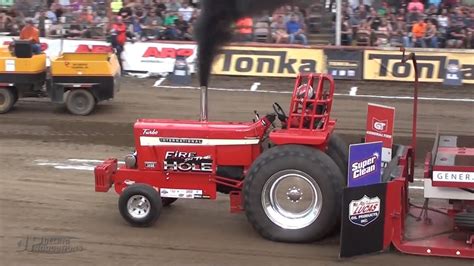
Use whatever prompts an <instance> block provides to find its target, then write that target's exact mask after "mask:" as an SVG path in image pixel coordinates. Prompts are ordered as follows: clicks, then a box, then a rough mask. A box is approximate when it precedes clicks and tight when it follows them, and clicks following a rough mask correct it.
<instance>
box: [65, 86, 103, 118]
mask: <svg viewBox="0 0 474 266" xmlns="http://www.w3.org/2000/svg"><path fill="white" fill-rule="evenodd" d="M95 104H96V101H95V98H94V95H92V93H91V92H90V91H88V90H85V89H75V90H72V91H70V92H69V94H68V96H67V98H66V107H67V109H68V111H69V112H70V113H71V114H74V115H89V114H90V113H91V112H92V111H93V110H94V107H95Z"/></svg>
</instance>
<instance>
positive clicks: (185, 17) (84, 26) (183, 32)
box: [0, 0, 474, 49]
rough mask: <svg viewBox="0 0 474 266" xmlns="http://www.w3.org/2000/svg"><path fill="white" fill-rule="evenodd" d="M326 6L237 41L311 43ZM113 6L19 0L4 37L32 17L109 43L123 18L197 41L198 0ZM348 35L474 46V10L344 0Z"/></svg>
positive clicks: (3, 27)
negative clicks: (114, 29) (116, 26)
mask: <svg viewBox="0 0 474 266" xmlns="http://www.w3.org/2000/svg"><path fill="white" fill-rule="evenodd" d="M45 2H48V3H47V4H45ZM314 2H316V1H314ZM327 2H328V3H329V6H327V5H325V6H323V10H320V9H316V8H315V7H314V6H312V5H307V6H304V7H302V6H298V5H285V6H282V7H280V8H278V9H277V10H275V11H274V12H273V13H268V12H267V13H264V14H261V15H259V16H256V17H246V18H242V19H240V20H238V21H236V22H235V24H234V28H233V29H234V31H235V34H234V36H235V37H234V41H237V42H267V43H288V44H302V45H308V44H309V43H310V41H309V36H314V35H318V34H320V33H321V32H322V31H321V28H322V27H323V25H325V22H324V21H323V20H324V18H325V16H323V15H322V13H324V12H326V13H329V14H331V12H332V14H333V16H332V25H331V24H329V30H330V31H332V32H333V33H334V32H335V28H336V27H335V21H336V19H335V13H334V10H335V9H334V7H335V2H334V1H333V0H331V1H329V0H328V1H327ZM318 3H319V1H318ZM319 5H321V4H319ZM315 6H316V5H315ZM109 8H110V6H107V2H106V1H104V0H102V1H101V0H95V1H93V0H54V1H44V2H42V1H29V0H16V1H15V3H14V5H12V6H10V7H7V8H3V9H1V10H0V32H1V34H3V35H7V36H18V35H19V33H20V31H21V29H22V27H24V25H25V24H26V21H28V20H33V22H34V24H35V26H36V27H37V28H38V29H39V31H40V36H42V37H45V36H48V37H59V36H61V37H66V38H93V39H104V38H105V37H107V36H108V35H109V33H110V29H111V28H112V25H113V24H114V23H117V18H118V17H120V21H122V22H123V23H124V24H125V25H126V27H127V30H128V32H129V33H130V34H131V36H132V37H133V38H132V39H134V40H140V41H150V40H192V39H193V28H194V25H195V22H196V19H197V17H198V16H199V14H200V9H199V1H197V0H194V1H192V0H124V1H123V4H122V3H121V7H120V8H118V9H117V10H113V12H111V10H110V9H109ZM341 30H342V31H341V40H342V45H357V46H400V45H404V46H405V47H428V48H464V49H466V48H467V49H472V48H474V38H473V32H474V6H472V1H471V2H469V1H466V2H463V1H460V0H424V1H423V0H411V1H404V0H397V1H395V0H384V1H380V0H343V6H342V24H341ZM333 43H334V41H333Z"/></svg>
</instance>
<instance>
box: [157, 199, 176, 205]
mask: <svg viewBox="0 0 474 266" xmlns="http://www.w3.org/2000/svg"><path fill="white" fill-rule="evenodd" d="M177 200H178V199H177V198H161V202H162V203H163V207H167V206H170V205H171V204H172V203H173V202H175V201H177Z"/></svg>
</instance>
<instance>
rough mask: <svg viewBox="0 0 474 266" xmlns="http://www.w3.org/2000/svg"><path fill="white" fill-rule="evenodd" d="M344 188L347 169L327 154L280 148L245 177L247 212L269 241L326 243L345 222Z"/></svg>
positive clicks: (293, 147) (259, 159)
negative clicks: (342, 211)
mask: <svg viewBox="0 0 474 266" xmlns="http://www.w3.org/2000/svg"><path fill="white" fill-rule="evenodd" d="M343 187H344V177H343V176H342V174H341V171H340V170H339V168H338V166H337V165H336V163H335V162H334V161H333V160H332V159H331V158H330V157H329V156H328V155H327V154H325V153H324V152H322V151H320V150H316V149H313V148H310V147H306V146H300V145H283V146H276V147H274V148H271V149H269V150H267V151H266V152H265V153H263V154H262V155H261V156H260V157H259V158H258V159H257V160H256V161H255V163H254V164H253V166H252V167H251V170H250V172H249V174H248V176H247V177H246V179H245V185H244V199H245V202H244V204H245V212H246V215H247V218H248V220H249V221H250V223H251V224H252V226H253V227H254V228H255V229H256V231H257V232H259V233H260V234H261V235H262V236H263V237H265V238H267V239H270V240H273V241H282V242H312V241H316V240H320V239H322V238H324V237H325V236H327V235H328V234H329V233H331V232H333V231H334V229H335V227H336V226H337V224H339V220H340V214H341V198H342V189H343Z"/></svg>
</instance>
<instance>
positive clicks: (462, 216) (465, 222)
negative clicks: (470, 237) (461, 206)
mask: <svg viewBox="0 0 474 266" xmlns="http://www.w3.org/2000/svg"><path fill="white" fill-rule="evenodd" d="M454 224H455V225H456V226H457V227H459V228H460V229H462V230H467V231H471V232H474V212H469V211H467V212H461V213H458V214H456V216H454Z"/></svg>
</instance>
